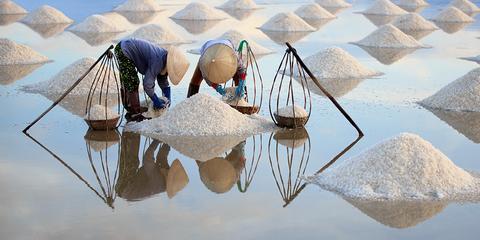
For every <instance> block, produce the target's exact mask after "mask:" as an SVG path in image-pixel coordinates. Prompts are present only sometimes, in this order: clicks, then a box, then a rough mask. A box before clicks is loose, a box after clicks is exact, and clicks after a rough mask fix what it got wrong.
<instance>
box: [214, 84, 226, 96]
mask: <svg viewBox="0 0 480 240" xmlns="http://www.w3.org/2000/svg"><path fill="white" fill-rule="evenodd" d="M215 90H216V91H217V92H218V93H220V95H222V96H225V94H226V92H225V89H224V88H223V87H222V85H218V86H217V87H216V88H215Z"/></svg>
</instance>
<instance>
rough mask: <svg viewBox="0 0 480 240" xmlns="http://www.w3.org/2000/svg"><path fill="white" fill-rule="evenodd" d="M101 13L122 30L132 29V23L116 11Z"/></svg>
mask: <svg viewBox="0 0 480 240" xmlns="http://www.w3.org/2000/svg"><path fill="white" fill-rule="evenodd" d="M102 15H103V16H105V17H106V18H108V19H110V21H111V22H113V23H114V24H115V26H116V27H117V28H118V29H119V30H120V31H122V32H124V31H128V30H130V29H133V25H132V23H130V22H129V21H128V19H127V18H125V17H124V16H122V15H120V14H118V13H116V12H109V13H104V14H102Z"/></svg>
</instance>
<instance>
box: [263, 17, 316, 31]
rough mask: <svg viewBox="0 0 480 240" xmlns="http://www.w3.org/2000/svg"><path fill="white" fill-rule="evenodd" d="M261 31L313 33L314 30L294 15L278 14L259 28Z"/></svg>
mask: <svg viewBox="0 0 480 240" xmlns="http://www.w3.org/2000/svg"><path fill="white" fill-rule="evenodd" d="M260 29H261V30H264V31H271V32H314V31H315V28H313V27H312V26H310V25H309V24H308V23H307V22H305V21H304V20H303V19H301V18H300V17H299V16H297V15H296V14H295V13H292V12H287V13H279V14H277V15H275V16H273V17H272V18H270V20H268V21H267V22H266V23H264V24H263V25H262V26H261V27H260Z"/></svg>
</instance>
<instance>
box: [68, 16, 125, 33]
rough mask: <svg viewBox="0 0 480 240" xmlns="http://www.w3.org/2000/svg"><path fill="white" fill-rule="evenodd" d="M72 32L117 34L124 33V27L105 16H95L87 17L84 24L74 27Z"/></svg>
mask: <svg viewBox="0 0 480 240" xmlns="http://www.w3.org/2000/svg"><path fill="white" fill-rule="evenodd" d="M70 30H71V31H74V32H94V33H103V32H105V33H115V32H123V31H124V27H122V26H121V25H120V24H119V23H118V22H114V21H112V20H110V19H109V18H107V17H105V16H102V15H97V14H95V15H92V16H89V17H87V18H86V19H85V20H84V21H83V22H81V23H79V24H77V25H75V26H73V27H72V28H71V29H70Z"/></svg>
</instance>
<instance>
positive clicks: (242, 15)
mask: <svg viewBox="0 0 480 240" xmlns="http://www.w3.org/2000/svg"><path fill="white" fill-rule="evenodd" d="M256 10H257V9H245V10H241V9H222V11H224V12H226V13H228V15H230V16H232V17H234V18H236V19H238V20H240V21H242V20H245V19H247V18H249V17H250V16H252V14H253V13H254V12H255V11H256Z"/></svg>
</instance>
